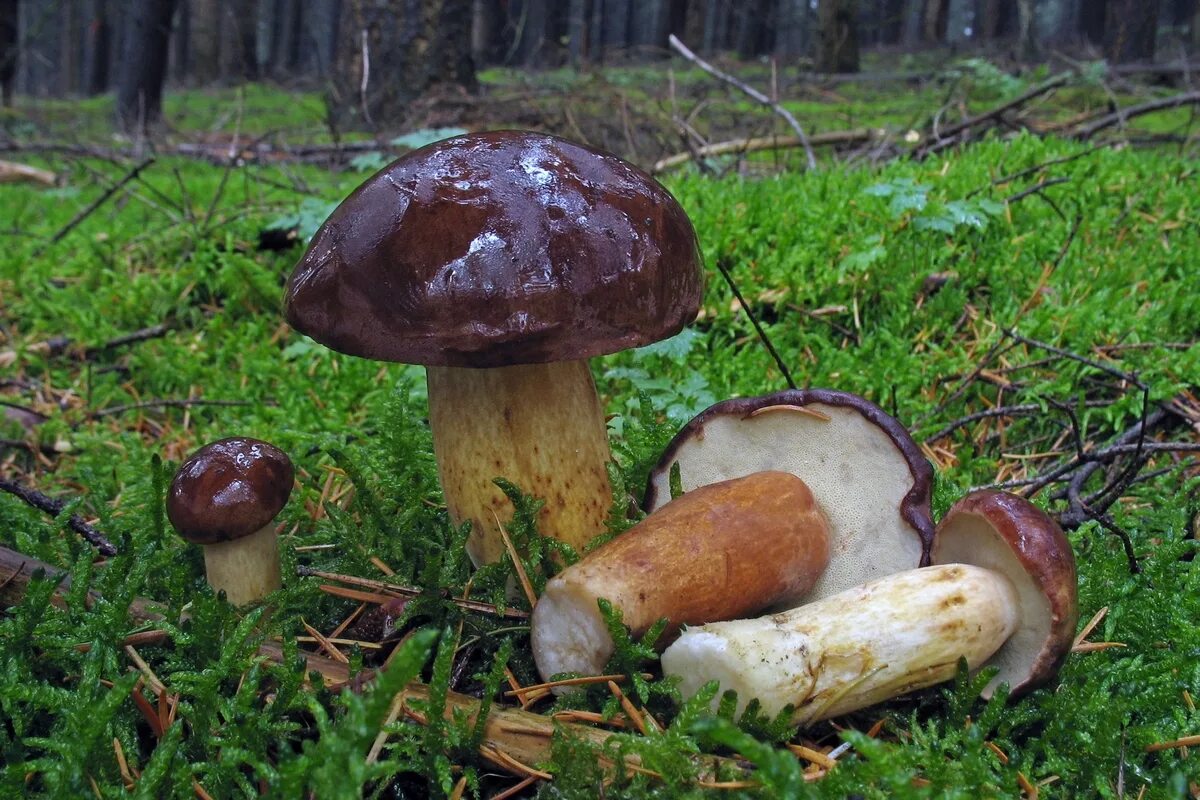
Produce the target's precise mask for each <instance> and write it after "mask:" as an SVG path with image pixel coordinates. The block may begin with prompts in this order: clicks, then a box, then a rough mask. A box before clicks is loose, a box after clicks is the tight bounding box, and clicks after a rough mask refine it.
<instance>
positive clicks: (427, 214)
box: [284, 131, 703, 367]
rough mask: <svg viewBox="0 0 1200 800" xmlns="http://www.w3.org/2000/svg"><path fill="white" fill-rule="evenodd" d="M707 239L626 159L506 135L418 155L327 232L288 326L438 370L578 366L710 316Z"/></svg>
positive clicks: (310, 255)
mask: <svg viewBox="0 0 1200 800" xmlns="http://www.w3.org/2000/svg"><path fill="white" fill-rule="evenodd" d="M702 289H703V273H702V269H701V263H700V255H699V250H698V246H697V242H696V233H695V230H694V229H693V228H692V224H691V222H690V221H689V220H688V218H687V215H686V214H685V213H684V211H683V209H682V208H681V207H680V205H679V203H678V202H676V201H675V198H673V197H672V196H671V195H670V193H669V192H667V190H666V189H664V188H663V187H662V186H661V185H660V184H659V183H658V182H657V181H655V180H654V179H653V178H651V177H650V176H649V175H647V174H646V173H644V172H642V171H641V170H639V169H637V168H636V167H634V166H632V165H631V164H628V163H626V162H625V161H622V160H621V159H619V158H617V157H616V156H613V155H610V154H607V153H602V152H600V151H597V150H592V149H590V148H587V147H583V146H581V145H577V144H573V143H571V142H568V141H566V140H565V139H560V138H558V137H555V136H547V135H544V134H538V133H528V132H523V131H492V132H489V133H477V134H468V135H465V136H456V137H453V138H451V139H446V140H443V141H441V142H436V143H434V144H431V145H429V146H427V147H423V148H421V149H419V150H415V151H413V152H412V153H409V154H407V155H405V156H403V157H401V158H400V159H398V160H397V161H395V162H394V163H392V164H391V165H390V166H388V167H385V168H384V169H383V170H381V171H380V172H378V173H377V174H376V175H375V176H374V177H372V178H370V179H369V180H367V182H366V183H364V184H363V185H362V186H360V187H359V188H358V189H357V190H356V191H355V192H354V193H353V194H352V195H350V197H349V198H347V199H346V200H345V201H344V202H343V203H342V204H341V205H340V206H338V208H337V209H336V210H335V211H334V212H333V214H331V215H330V217H329V219H328V220H326V221H325V223H324V225H322V226H321V228H320V230H318V231H317V234H316V236H315V237H313V240H312V243H311V244H310V245H309V248H308V251H307V252H306V253H305V254H304V257H303V258H302V259H301V260H300V262H299V263H298V264H297V265H296V269H295V271H294V272H293V274H292V277H291V280H290V281H289V283H288V287H287V293H286V296H285V300H284V302H285V305H286V309H287V318H288V321H289V322H290V323H291V324H292V326H293V327H295V328H296V329H297V330H299V331H301V332H303V333H306V334H308V335H309V336H311V337H312V338H314V339H316V340H317V341H319V342H321V343H322V344H324V345H326V346H328V347H331V348H333V349H334V350H338V351H340V352H343V353H347V354H350V355H356V356H363V357H366V358H374V359H378V360H382V361H402V362H406V363H412V364H425V365H428V366H450V367H498V366H508V365H513V364H535V363H547V362H551V361H567V360H574V359H580V358H588V357H590V356H595V355H602V354H604V353H612V352H616V351H618V350H624V349H626V348H630V347H637V346H641V345H644V344H649V343H651V342H655V341H658V340H659V339H664V338H667V337H668V336H672V335H673V334H675V333H677V332H678V331H679V330H681V329H682V328H683V326H684V325H686V324H687V323H688V322H690V321H691V320H692V319H694V318H695V316H696V312H697V311H698V310H699V306H700V296H701V292H702Z"/></svg>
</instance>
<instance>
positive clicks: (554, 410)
mask: <svg viewBox="0 0 1200 800" xmlns="http://www.w3.org/2000/svg"><path fill="white" fill-rule="evenodd" d="M427 379H428V383H429V423H430V428H431V429H432V431H433V452H434V455H435V457H436V458H437V464H438V476H439V478H440V479H441V483H442V490H443V491H444V492H445V496H446V505H447V507H448V509H449V512H450V519H451V520H453V521H454V523H455V524H462V523H463V522H465V521H470V522H471V524H472V531H471V537H470V539H469V540H468V541H467V553H468V554H469V555H470V556H471V560H472V561H473V562H474V563H475V564H476V565H477V566H478V565H482V564H490V563H492V562H495V561H499V560H500V559H501V558H502V557H503V554H504V549H505V548H504V542H503V539H502V538H501V536H500V532H499V530H498V528H497V520H499V522H500V523H506V522H507V521H508V520H509V519H511V518H512V513H513V509H512V504H511V503H509V501H508V498H507V497H505V496H504V493H503V492H501V491H500V489H499V488H498V487H497V486H496V485H495V484H494V483H493V479H495V478H506V479H508V480H509V481H511V482H513V483H514V484H516V485H517V486H518V487H520V489H521V490H522V491H524V492H527V493H530V494H532V495H534V496H536V497H539V498H541V499H543V500H544V501H545V502H546V505H545V507H544V508H543V509H542V513H541V517H540V519H539V520H538V523H539V529H540V531H541V533H542V534H543V535H546V536H553V537H554V538H556V539H559V540H561V541H564V542H566V543H568V544H570V545H571V546H572V547H574V548H576V549H577V550H578V549H582V548H583V546H584V545H586V544H587V543H588V542H589V541H591V540H592V539H593V538H594V537H596V536H597V535H598V534H600V533H603V532H604V523H605V520H606V519H607V518H608V512H609V508H610V507H611V505H612V488H611V486H610V485H609V481H608V471H607V463H608V461H609V458H610V456H609V449H608V429H607V426H606V425H605V421H604V412H603V410H602V409H601V407H600V399H599V397H597V395H596V385H595V382H594V381H593V380H592V373H591V371H590V370H589V369H588V365H587V361H562V362H557V363H551V364H522V365H518V366H510V367H495V368H490V369H469V368H462V367H429V368H428V370H427Z"/></svg>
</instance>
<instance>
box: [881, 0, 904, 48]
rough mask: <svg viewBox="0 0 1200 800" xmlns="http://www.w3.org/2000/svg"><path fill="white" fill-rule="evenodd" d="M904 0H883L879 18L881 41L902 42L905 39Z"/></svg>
mask: <svg viewBox="0 0 1200 800" xmlns="http://www.w3.org/2000/svg"><path fill="white" fill-rule="evenodd" d="M905 5H906V3H905V2H904V0H883V2H882V3H880V6H881V8H882V14H881V16H880V20H879V43H880V44H885V45H888V44H900V42H901V41H903V40H904V7H905Z"/></svg>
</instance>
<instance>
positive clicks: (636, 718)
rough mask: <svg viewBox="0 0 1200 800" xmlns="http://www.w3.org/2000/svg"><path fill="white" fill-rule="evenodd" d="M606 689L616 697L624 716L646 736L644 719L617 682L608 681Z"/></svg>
mask: <svg viewBox="0 0 1200 800" xmlns="http://www.w3.org/2000/svg"><path fill="white" fill-rule="evenodd" d="M608 690H609V691H610V692H612V695H613V697H615V698H617V702H619V703H620V704H621V708H623V709H625V716H627V717H629V719H631V720H633V725H634V727H636V728H637V729H638V730H639V731H640V732H641V734H642V736H648V735H649V733H648V731H647V730H646V720H644V719H643V718H642V714H641V712H640V711H638V710H637V707H636V706H634V704H633V702H632V701H631V700H630V699H629V698H628V697H626V696H625V693H624V692H622V691H621V687H620V686H617V684H615V683H613V682H612V681H609V682H608Z"/></svg>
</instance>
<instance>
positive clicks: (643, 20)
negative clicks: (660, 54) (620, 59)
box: [629, 0, 671, 51]
mask: <svg viewBox="0 0 1200 800" xmlns="http://www.w3.org/2000/svg"><path fill="white" fill-rule="evenodd" d="M670 24H671V5H670V3H668V2H666V0H641V2H638V3H635V4H634V9H633V17H632V25H631V26H630V37H629V38H630V44H632V45H633V46H634V47H637V48H641V49H642V50H651V49H654V50H660V51H661V50H665V49H666V47H667V34H668V33H669V28H670Z"/></svg>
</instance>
